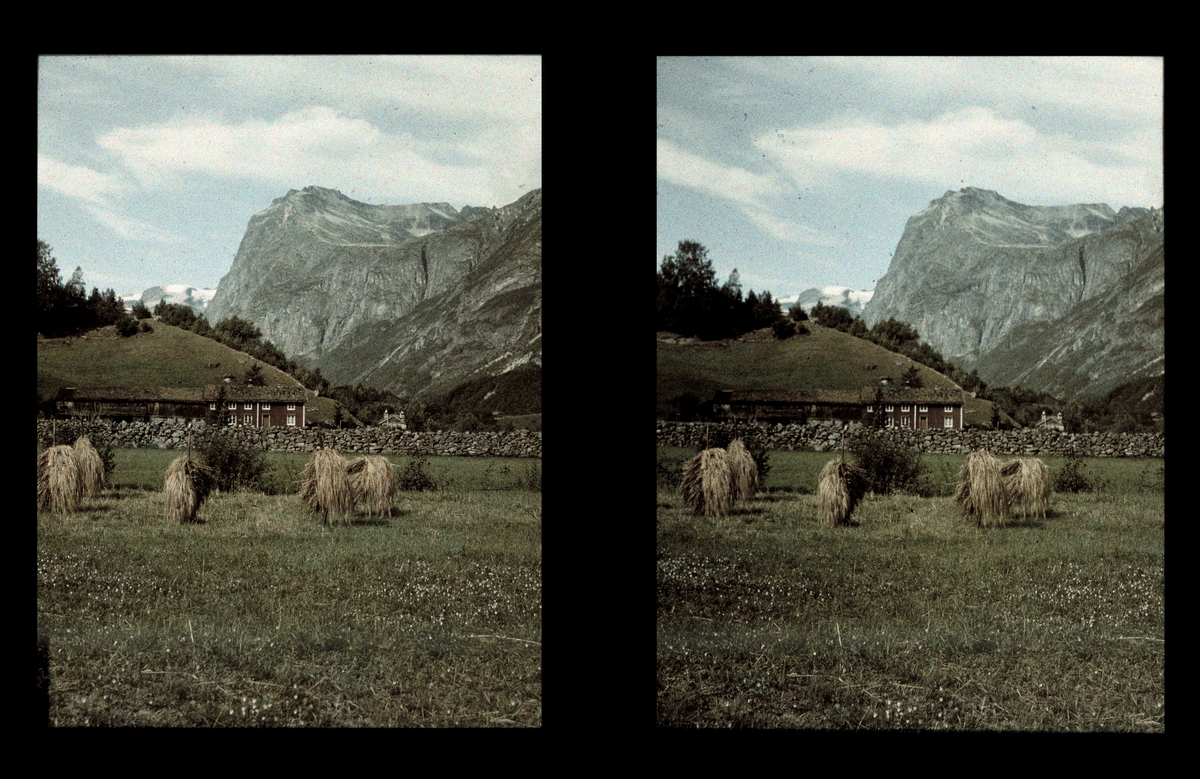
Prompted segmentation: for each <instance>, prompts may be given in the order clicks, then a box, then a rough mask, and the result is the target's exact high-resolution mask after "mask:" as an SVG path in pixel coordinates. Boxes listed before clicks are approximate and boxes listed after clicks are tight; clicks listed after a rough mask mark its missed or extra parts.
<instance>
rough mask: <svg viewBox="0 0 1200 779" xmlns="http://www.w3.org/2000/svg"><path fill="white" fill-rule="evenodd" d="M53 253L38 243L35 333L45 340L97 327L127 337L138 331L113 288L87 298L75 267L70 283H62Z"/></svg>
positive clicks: (79, 273) (81, 273) (80, 274)
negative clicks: (112, 330) (112, 326)
mask: <svg viewBox="0 0 1200 779" xmlns="http://www.w3.org/2000/svg"><path fill="white" fill-rule="evenodd" d="M52 251H53V250H52V249H51V248H50V246H48V245H47V244H46V243H45V242H44V241H42V240H40V239H39V240H38V257H37V266H38V279H37V287H38V288H37V330H38V332H39V333H41V334H42V335H44V336H46V337H47V338H61V337H63V336H68V335H77V334H79V333H85V332H87V331H88V330H94V329H96V328H97V327H106V326H108V325H116V327H117V333H118V334H120V335H121V336H124V337H128V336H131V335H133V334H134V333H136V332H138V323H137V320H136V319H134V318H133V317H132V316H130V315H129V314H128V313H127V312H126V311H125V302H124V301H123V300H121V298H119V297H117V295H116V293H115V292H113V291H112V289H106V290H105V291H104V292H101V291H100V290H99V289H97V288H95V287H93V288H92V294H91V295H88V294H87V292H86V289H87V288H86V286H85V285H84V283H83V269H82V268H78V267H77V268H75V272H74V273H73V274H71V279H70V281H67V282H66V283H64V282H63V280H62V276H61V275H59V272H58V262H57V261H56V260H55V259H54V255H53V254H52V253H51V252H52Z"/></svg>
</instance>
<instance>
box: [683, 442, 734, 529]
mask: <svg viewBox="0 0 1200 779" xmlns="http://www.w3.org/2000/svg"><path fill="white" fill-rule="evenodd" d="M680 493H681V494H682V495H683V501H684V503H687V504H688V505H689V506H691V507H692V511H694V512H695V513H697V514H705V515H707V516H718V517H722V516H725V515H726V514H728V513H729V512H730V511H731V510H732V509H733V469H732V468H731V467H730V464H729V455H728V454H727V453H726V452H725V450H724V449H705V450H704V451H703V452H701V453H700V454H698V455H696V456H695V457H693V458H692V459H691V460H690V461H689V462H688V463H687V464H686V465H684V466H683V484H682V485H681V486H680Z"/></svg>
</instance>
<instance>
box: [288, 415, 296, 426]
mask: <svg viewBox="0 0 1200 779" xmlns="http://www.w3.org/2000/svg"><path fill="white" fill-rule="evenodd" d="M287 417H288V427H295V426H296V415H295V414H288V415H287Z"/></svg>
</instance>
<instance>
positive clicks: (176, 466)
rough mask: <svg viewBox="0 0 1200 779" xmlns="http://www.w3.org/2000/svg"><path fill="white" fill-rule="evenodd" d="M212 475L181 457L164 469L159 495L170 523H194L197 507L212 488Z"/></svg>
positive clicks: (190, 460)
mask: <svg viewBox="0 0 1200 779" xmlns="http://www.w3.org/2000/svg"><path fill="white" fill-rule="evenodd" d="M216 482H217V480H216V475H215V474H214V473H213V470H212V469H211V468H209V467H208V466H206V465H201V464H200V463H198V462H194V461H193V460H192V459H191V458H190V457H188V456H187V455H184V456H182V457H176V458H175V459H174V460H173V461H172V462H171V464H170V465H168V466H167V472H166V475H165V476H164V478H163V495H165V496H166V501H167V519H168V520H170V521H171V522H178V523H180V524H183V523H184V522H195V521H196V515H197V514H198V513H199V511H200V506H201V505H202V504H203V503H204V501H205V499H206V498H208V496H209V494H210V493H211V492H212V491H213V487H214V486H215V485H216Z"/></svg>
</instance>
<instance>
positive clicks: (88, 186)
mask: <svg viewBox="0 0 1200 779" xmlns="http://www.w3.org/2000/svg"><path fill="white" fill-rule="evenodd" d="M37 165H38V168H37V175H38V186H39V187H41V188H45V189H49V190H52V191H54V192H58V193H59V194H61V195H66V196H67V197H71V198H76V199H79V200H83V201H85V202H87V203H92V204H95V205H105V204H106V203H108V202H109V201H110V199H111V198H113V197H115V196H118V195H121V194H124V193H125V192H126V191H127V189H128V188H127V187H126V186H125V184H124V183H123V182H122V181H121V180H120V179H119V178H118V177H116V176H113V175H110V174H107V173H100V172H99V171H96V170H92V169H91V168H87V167H83V166H80V165H68V164H67V163H65V162H60V161H58V160H56V159H54V158H53V157H51V156H50V155H48V154H42V153H40V152H39V153H38V158H37Z"/></svg>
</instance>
